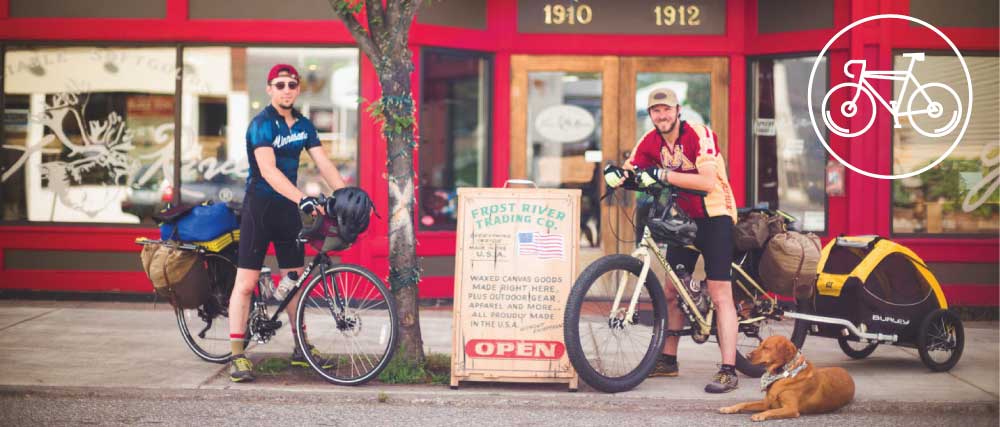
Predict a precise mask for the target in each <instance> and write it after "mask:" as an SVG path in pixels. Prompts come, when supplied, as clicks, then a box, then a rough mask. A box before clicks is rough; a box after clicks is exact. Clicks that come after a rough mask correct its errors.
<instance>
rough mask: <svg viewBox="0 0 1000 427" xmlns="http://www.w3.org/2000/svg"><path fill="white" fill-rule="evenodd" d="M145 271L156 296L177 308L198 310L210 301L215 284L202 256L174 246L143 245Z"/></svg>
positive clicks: (143, 266)
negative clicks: (211, 289) (212, 285)
mask: <svg viewBox="0 0 1000 427" xmlns="http://www.w3.org/2000/svg"><path fill="white" fill-rule="evenodd" d="M140 258H141V259H142V268H143V270H145V271H146V275H147V276H149V280H150V281H151V282H153V290H155V291H156V294H157V295H159V296H161V297H163V298H166V299H167V300H168V301H170V304H172V305H173V306H175V307H180V308H198V307H199V306H201V305H202V304H204V303H205V302H206V301H207V300H208V298H209V292H210V288H211V281H210V279H209V275H208V269H207V267H206V266H205V261H204V259H203V258H202V255H201V254H199V253H198V252H197V251H193V250H188V249H180V248H177V247H175V246H171V245H164V244H157V243H149V244H145V245H143V248H142V253H141V254H140Z"/></svg>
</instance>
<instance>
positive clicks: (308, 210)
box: [299, 196, 326, 216]
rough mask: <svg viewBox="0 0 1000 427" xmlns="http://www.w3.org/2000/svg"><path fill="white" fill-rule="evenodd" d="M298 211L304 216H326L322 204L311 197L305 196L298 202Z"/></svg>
mask: <svg viewBox="0 0 1000 427" xmlns="http://www.w3.org/2000/svg"><path fill="white" fill-rule="evenodd" d="M299 210H300V211H302V212H303V213H305V214H308V215H312V216H316V215H317V214H319V215H326V211H325V209H323V203H322V202H321V201H320V200H319V199H317V198H315V197H312V196H305V197H303V198H302V200H300V201H299Z"/></svg>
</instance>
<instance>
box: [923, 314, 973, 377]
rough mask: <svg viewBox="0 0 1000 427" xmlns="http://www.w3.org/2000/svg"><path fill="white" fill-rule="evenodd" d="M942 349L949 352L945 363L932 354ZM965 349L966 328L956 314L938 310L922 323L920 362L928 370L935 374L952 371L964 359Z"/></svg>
mask: <svg viewBox="0 0 1000 427" xmlns="http://www.w3.org/2000/svg"><path fill="white" fill-rule="evenodd" d="M942 349H944V350H945V351H948V357H947V358H946V359H944V360H943V361H938V360H937V359H936V358H935V354H931V352H935V351H938V350H942ZM964 349H965V327H964V326H962V319H961V318H960V317H958V315H957V314H955V312H953V311H951V310H947V309H937V310H934V311H932V312H930V314H928V315H927V317H925V318H924V320H923V321H921V322H920V331H919V335H917V351H918V352H919V353H920V361H922V362H924V365H925V366H927V369H930V370H931V371H934V372H944V371H948V370H951V368H953V367H955V364H957V363H958V360H959V359H961V358H962V351H963V350H964Z"/></svg>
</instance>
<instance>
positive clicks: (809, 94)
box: [806, 14, 972, 179]
mask: <svg viewBox="0 0 1000 427" xmlns="http://www.w3.org/2000/svg"><path fill="white" fill-rule="evenodd" d="M879 19H903V20H906V21H910V22H915V23H917V24H920V25H923V26H924V27H927V28H929V29H931V30H932V31H934V33H936V34H937V35H938V37H941V38H942V39H943V40H944V41H945V42H946V43H948V46H950V47H951V50H952V52H954V53H955V56H956V57H957V58H958V61H959V62H960V63H961V64H962V70H963V71H964V72H965V81H966V83H968V92H969V100H968V103H967V105H968V108H966V111H965V119H964V120H963V121H964V123H963V124H962V130H961V131H959V133H958V138H956V139H955V142H954V143H952V144H951V146H950V147H948V150H947V151H945V153H944V154H943V155H941V157H938V158H937V160H935V161H934V162H932V163H931V164H929V165H927V166H924V167H923V168H920V169H919V170H916V171H912V172H908V173H904V174H900V175H883V174H877V173H873V172H868V171H866V170H864V169H861V168H858V167H857V166H854V165H853V164H851V163H850V162H848V161H846V160H844V159H843V158H841V157H840V156H839V155H838V154H837V153H836V152H834V151H833V149H832V148H830V144H829V143H827V141H826V139H825V138H823V133H822V132H821V131H820V130H819V126H817V125H816V114H815V112H814V111H813V96H812V95H813V81H814V79H815V77H816V69H817V68H818V67H819V63H820V60H822V59H823V56H824V55H826V52H827V51H828V50H830V46H832V45H833V42H835V41H837V39H839V38H840V36H842V35H844V33H846V32H848V31H850V30H851V29H853V28H854V27H857V26H859V25H861V24H864V23H866V22H870V21H875V20H879ZM806 100H807V102H808V107H809V120H810V121H811V122H812V126H813V130H814V131H816V137H817V138H819V142H820V143H821V144H823V148H826V151H827V152H828V153H830V155H831V156H833V158H835V159H837V161H838V162H840V164H842V165H844V166H846V167H847V168H848V169H850V170H852V171H855V172H857V173H860V174H862V175H864V176H867V177H870V178H877V179H903V178H909V177H912V176H916V175H920V174H922V173H924V172H926V171H927V170H928V169H931V168H933V167H935V166H937V165H938V164H939V163H941V162H942V161H944V159H945V158H947V157H948V156H949V155H951V152H952V151H955V148H957V147H958V143H959V142H961V141H962V137H963V136H965V131H966V129H968V127H969V122H970V121H971V118H972V76H970V75H969V66H968V65H966V63H965V58H964V57H962V53H961V52H959V51H958V48H957V47H955V43H952V41H951V39H949V38H948V36H946V35H945V34H944V33H943V32H941V30H939V29H937V28H936V27H934V26H933V25H931V24H929V23H927V22H925V21H923V20H921V19H919V18H914V17H912V16H907V15H899V14H882V15H872V16H869V17H866V18H862V19H859V20H857V21H855V22H852V23H851V24H850V25H848V26H846V27H844V28H843V29H841V30H840V31H839V32H837V34H835V35H834V36H833V38H831V39H830V40H829V41H828V42H826V46H823V50H821V51H820V52H819V55H817V56H816V60H815V61H813V67H812V71H811V72H810V73H809V87H808V90H807V93H806Z"/></svg>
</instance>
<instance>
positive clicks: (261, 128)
mask: <svg viewBox="0 0 1000 427" xmlns="http://www.w3.org/2000/svg"><path fill="white" fill-rule="evenodd" d="M292 116H293V117H295V123H294V124H292V127H291V128H289V127H288V125H287V124H286V123H285V119H284V117H281V115H280V114H278V111H277V110H275V109H274V106H273V105H268V106H267V108H264V110H263V111H261V112H260V113H259V114H257V116H255V117H254V118H253V120H252V121H251V122H250V126H249V127H248V128H247V158H248V159H249V163H250V175H249V176H248V177H247V194H250V192H253V193H254V194H255V195H260V196H267V197H282V196H281V195H280V194H278V192H277V191H275V190H274V188H272V187H271V185H270V184H268V183H267V181H266V180H264V177H263V176H261V174H260V168H259V167H257V157H256V156H254V150H255V149H257V148H259V147H271V148H273V149H274V159H275V163H276V164H277V166H278V170H280V171H281V173H283V174H285V177H287V178H288V180H289V181H291V183H292V185H296V180H297V179H298V172H299V156H300V155H301V154H302V150H303V149H310V148H313V147H319V146H320V142H319V136H318V135H316V128H315V127H313V124H312V122H310V121H309V119H307V118H305V117H304V116H303V115H302V114H301V113H299V112H298V110H295V109H292Z"/></svg>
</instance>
